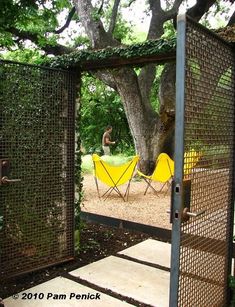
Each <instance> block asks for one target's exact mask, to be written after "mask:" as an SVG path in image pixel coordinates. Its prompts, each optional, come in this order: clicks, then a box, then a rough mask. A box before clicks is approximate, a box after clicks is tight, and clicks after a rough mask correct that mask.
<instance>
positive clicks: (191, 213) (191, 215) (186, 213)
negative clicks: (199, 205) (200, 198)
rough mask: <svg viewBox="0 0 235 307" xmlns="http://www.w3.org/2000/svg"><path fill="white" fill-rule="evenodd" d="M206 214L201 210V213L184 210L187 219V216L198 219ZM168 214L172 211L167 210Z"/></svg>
mask: <svg viewBox="0 0 235 307" xmlns="http://www.w3.org/2000/svg"><path fill="white" fill-rule="evenodd" d="M205 212H206V210H201V211H198V212H190V211H188V208H184V211H183V214H182V215H183V216H184V217H185V215H186V216H190V217H197V216H200V215H202V214H204V213H205ZM166 213H168V214H170V213H171V210H169V209H168V210H167V211H166Z"/></svg>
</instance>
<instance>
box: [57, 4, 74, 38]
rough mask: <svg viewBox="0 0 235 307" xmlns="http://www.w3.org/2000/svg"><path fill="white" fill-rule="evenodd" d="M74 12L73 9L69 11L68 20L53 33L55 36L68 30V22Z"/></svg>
mask: <svg viewBox="0 0 235 307" xmlns="http://www.w3.org/2000/svg"><path fill="white" fill-rule="evenodd" d="M75 12H76V9H75V7H73V8H72V9H71V11H70V12H69V15H68V18H67V20H66V22H65V24H64V25H63V26H62V27H61V28H60V29H58V30H55V31H54V33H55V34H60V33H62V32H63V31H64V30H65V29H66V28H68V26H69V25H70V22H71V20H72V18H73V16H74V14H75Z"/></svg>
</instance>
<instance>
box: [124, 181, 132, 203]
mask: <svg viewBox="0 0 235 307" xmlns="http://www.w3.org/2000/svg"><path fill="white" fill-rule="evenodd" d="M130 184H131V181H130V180H129V183H128V186H127V189H126V192H125V194H124V197H126V200H127V201H128V196H129V191H130Z"/></svg>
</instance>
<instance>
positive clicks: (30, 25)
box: [0, 0, 71, 48]
mask: <svg viewBox="0 0 235 307" xmlns="http://www.w3.org/2000/svg"><path fill="white" fill-rule="evenodd" d="M68 9H71V4H70V1H67V0H57V1H54V0H53V1H45V0H36V1H32V0H19V1H15V0H1V15H0V33H1V34H0V47H7V48H15V47H18V46H19V45H20V44H21V43H22V41H16V40H15V36H17V33H20V32H25V33H27V35H26V36H25V39H27V38H28V39H30V38H31V37H32V36H33V37H34V39H33V40H34V41H35V34H36V36H37V45H38V47H43V46H45V45H46V44H49V45H55V44H57V39H58V38H59V35H57V36H55V35H54V31H55V29H56V28H57V27H58V26H59V22H58V19H57V16H59V14H61V12H62V11H63V12H64V11H65V10H68ZM15 33H16V35H15ZM48 33H50V35H48Z"/></svg>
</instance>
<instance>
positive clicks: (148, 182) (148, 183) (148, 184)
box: [144, 178, 151, 195]
mask: <svg viewBox="0 0 235 307" xmlns="http://www.w3.org/2000/svg"><path fill="white" fill-rule="evenodd" d="M144 180H145V182H146V183H147V187H146V189H145V191H144V195H146V193H147V191H148V188H149V187H150V185H151V180H147V179H145V178H144Z"/></svg>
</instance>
